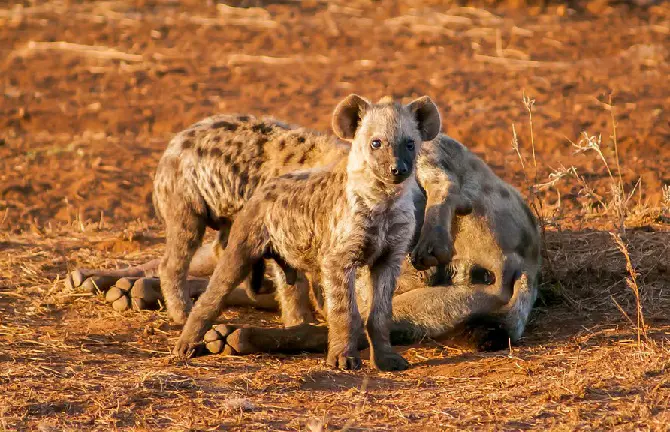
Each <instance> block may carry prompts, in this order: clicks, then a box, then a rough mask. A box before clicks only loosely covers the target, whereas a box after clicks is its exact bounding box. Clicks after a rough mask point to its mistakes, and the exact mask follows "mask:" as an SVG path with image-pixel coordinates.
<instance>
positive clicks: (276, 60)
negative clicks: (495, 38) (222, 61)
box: [226, 54, 330, 65]
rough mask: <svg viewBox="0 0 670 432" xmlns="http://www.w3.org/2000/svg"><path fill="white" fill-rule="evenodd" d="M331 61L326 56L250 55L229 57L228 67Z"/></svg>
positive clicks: (323, 62)
mask: <svg viewBox="0 0 670 432" xmlns="http://www.w3.org/2000/svg"><path fill="white" fill-rule="evenodd" d="M329 62H330V60H329V59H328V57H325V56H310V57H303V56H295V57H270V56H264V55H258V56H256V55H249V54H231V55H229V56H228V59H227V62H226V63H227V64H228V65H239V64H247V63H264V64H270V65H288V64H295V63H321V64H326V63H329Z"/></svg>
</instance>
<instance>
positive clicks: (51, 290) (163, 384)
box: [0, 1, 670, 431]
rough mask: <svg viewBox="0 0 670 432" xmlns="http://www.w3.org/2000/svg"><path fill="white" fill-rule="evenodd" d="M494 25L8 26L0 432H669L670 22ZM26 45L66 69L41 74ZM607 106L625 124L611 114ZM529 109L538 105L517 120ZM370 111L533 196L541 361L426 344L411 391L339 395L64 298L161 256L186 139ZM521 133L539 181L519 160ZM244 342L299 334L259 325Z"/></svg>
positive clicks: (600, 17) (327, 383)
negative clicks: (348, 107)
mask: <svg viewBox="0 0 670 432" xmlns="http://www.w3.org/2000/svg"><path fill="white" fill-rule="evenodd" d="M238 3H239V2H238ZM238 3H235V5H237V6H239V4H238ZM484 3H486V2H481V3H479V4H477V5H476V6H477V7H473V6H472V5H469V6H465V7H462V6H456V5H453V6H445V5H444V4H443V2H433V1H426V2H423V3H421V4H420V5H418V4H417V3H416V2H412V3H408V2H397V4H396V3H395V2H394V3H393V5H390V6H389V7H381V8H379V7H378V5H377V4H371V3H369V2H363V1H353V2H321V1H317V2H301V3H298V2H278V3H277V4H272V5H270V6H268V8H267V9H257V8H237V7H234V8H230V7H228V6H223V5H221V6H214V5H211V6H207V7H205V6H203V4H202V3H201V2H191V3H189V2H186V1H185V2H172V1H155V2H147V3H146V4H144V2H141V1H137V2H121V1H103V2H74V3H73V2H58V1H50V2H39V1H38V2H33V3H31V6H30V7H19V6H16V7H14V6H12V7H11V8H6V10H5V9H3V10H0V24H2V25H0V39H1V40H3V42H6V43H5V44H3V47H4V52H5V53H6V54H8V55H9V54H10V53H11V52H12V51H15V52H18V53H21V55H20V56H15V58H14V59H10V60H9V61H8V63H4V64H3V70H2V73H3V76H6V77H7V78H6V80H5V81H4V83H5V87H4V94H3V95H1V96H2V97H3V98H4V99H3V101H4V104H3V105H2V106H1V107H0V111H1V112H2V114H3V116H2V119H3V120H2V121H3V123H2V126H3V128H0V156H1V157H0V166H1V167H2V169H1V170H0V429H3V430H12V431H13V430H43V431H45V430H112V429H114V430H116V429H119V430H138V431H139V430H228V429H229V430H312V431H326V430H328V431H330V430H342V429H347V428H348V429H349V430H435V429H440V430H443V429H444V430H465V429H468V430H527V429H534V430H561V431H562V430H579V429H585V430H667V425H668V424H669V423H670V414H669V413H670V409H669V408H670V407H669V404H670V381H669V380H668V376H670V374H669V373H668V372H669V369H670V360H669V359H670V345H669V343H668V340H669V338H670V321H668V315H667V311H668V310H670V289H668V288H669V285H668V275H669V274H670V273H669V272H670V268H669V267H668V262H670V246H669V245H670V232H669V229H668V223H670V185H666V184H661V185H660V186H659V185H658V182H655V183H652V182H651V181H649V180H647V179H649V178H651V180H652V181H654V179H655V178H661V179H663V178H664V177H663V172H662V170H663V169H664V166H663V161H664V160H666V159H667V156H666V151H665V145H666V143H665V141H664V137H666V135H667V129H665V126H664V123H663V120H664V117H662V115H663V113H664V111H663V110H660V111H658V109H657V107H659V106H660V107H663V106H666V105H667V103H666V102H667V100H668V99H667V97H668V92H667V89H666V88H665V87H663V86H659V85H658V83H659V82H661V81H660V77H664V76H666V75H667V73H666V72H667V71H668V66H667V65H668V54H667V49H666V48H665V45H664V44H663V42H664V40H663V39H662V38H663V37H665V36H667V34H668V27H667V22H668V21H667V20H668V17H670V12H668V10H667V5H663V4H661V5H656V6H652V7H650V8H648V9H649V10H651V11H652V12H650V14H649V15H641V16H642V18H640V17H638V16H637V15H634V14H632V15H625V14H624V15H623V17H624V18H625V19H624V18H618V13H619V12H620V11H619V10H618V9H617V10H616V12H617V13H608V12H607V11H608V8H609V10H613V9H612V8H614V7H615V5H613V4H610V2H599V3H601V6H600V7H602V11H601V12H599V13H593V14H591V15H589V16H588V19H582V18H579V19H576V20H571V19H570V18H569V17H570V14H571V13H572V12H571V11H570V10H569V8H567V7H565V5H564V4H561V3H560V2H559V3H553V2H550V3H549V5H548V6H547V7H546V8H543V7H541V6H536V5H535V4H530V2H529V4H526V2H523V4H524V5H525V8H526V10H525V11H526V12H528V14H529V15H528V16H525V15H522V14H516V13H507V12H506V9H498V10H493V11H489V10H486V9H484V8H481V7H479V6H482V5H483V4H484ZM509 3H514V2H509ZM587 3H595V2H578V6H579V7H582V8H584V7H586V6H588V4H587ZM148 4H151V7H145V6H147V5H148ZM231 4H232V3H231ZM384 6H387V5H386V4H384ZM593 7H595V6H593ZM437 9H439V12H437V13H436V10H437ZM624 9H625V8H624ZM624 9H622V11H623V10H624ZM645 10H646V9H645ZM641 13H642V12H641ZM532 14H539V16H537V17H536V18H532V17H529V16H530V15H532ZM379 23H384V25H380V24H379ZM227 24H231V25H227ZM30 40H34V41H39V42H38V43H43V42H44V43H47V45H35V46H34V47H38V48H39V49H33V50H32V51H25V52H24V51H21V50H22V49H24V48H26V47H28V46H29V45H28V43H29V41H30ZM585 40H588V41H589V43H585V42H584V41H585ZM58 41H64V42H66V43H68V44H77V45H62V44H59V43H58ZM306 41H308V42H309V43H307V42H306ZM90 47H98V48H94V49H93V50H91V49H89V48H90ZM126 54H127V55H130V56H131V57H127V58H126V57H125V55H126ZM101 56H102V57H103V58H100V57H101ZM132 56H141V58H142V59H143V60H142V61H134V59H139V57H132ZM427 58H428V59H429V60H430V61H429V62H427V61H426V59H427ZM566 64H567V65H569V67H565V65H566ZM603 71H605V72H603ZM622 71H631V75H622ZM605 75H606V76H605ZM584 77H587V78H584ZM603 77H604V78H603ZM610 87H616V88H618V89H619V91H620V93H621V94H622V98H621V99H622V100H623V101H622V102H620V103H617V106H616V110H615V109H614V105H613V102H612V101H611V100H609V103H606V102H604V101H607V100H608V99H607V92H605V93H603V95H604V96H603V95H601V94H600V93H599V92H600V91H601V90H602V89H606V88H607V89H608V88H610ZM520 89H526V92H527V94H529V95H532V96H533V99H535V100H536V102H532V101H533V99H530V98H528V97H524V100H523V101H522V104H519V103H518V96H517V95H518V92H519V91H520ZM646 89H654V91H653V92H647V91H646ZM349 91H356V92H361V93H366V94H368V92H369V95H370V96H381V95H382V94H388V93H393V94H396V95H410V94H412V95H414V93H419V94H422V93H424V92H425V93H429V94H430V95H431V96H433V95H435V97H436V100H438V101H439V103H440V106H441V107H445V112H444V113H445V122H447V127H448V130H449V133H450V134H452V135H453V136H455V137H457V138H459V139H461V140H462V141H464V142H465V143H467V144H468V145H472V146H473V148H475V149H476V151H477V152H479V153H480V154H483V155H484V158H485V159H486V160H487V161H488V162H489V163H491V165H492V166H493V167H494V169H495V170H496V172H497V173H499V174H500V175H502V176H504V177H505V179H506V180H509V181H512V182H513V183H514V184H517V185H520V186H521V185H523V187H521V189H522V190H523V191H524V192H525V193H526V194H527V197H528V199H529V202H530V203H531V204H532V206H533V210H534V211H535V212H536V213H537V214H538V216H539V217H540V219H541V221H542V225H543V231H544V238H545V250H544V255H545V258H546V263H547V265H546V266H545V267H544V271H543V274H542V280H543V282H542V286H541V297H540V299H539V300H538V303H537V305H536V308H535V312H534V313H533V315H532V317H531V321H530V324H529V327H528V329H527V333H526V336H525V337H524V339H523V340H522V341H521V343H520V344H519V345H517V346H514V347H510V350H505V351H501V352H494V353H474V352H470V351H468V350H467V349H464V348H462V347H459V346H455V345H454V344H453V342H451V341H431V340H426V341H423V342H422V343H421V344H417V345H416V346H411V347H404V348H402V349H401V350H402V352H403V354H404V355H405V357H406V358H408V359H409V360H410V361H411V363H412V366H413V367H412V368H411V369H410V370H408V371H406V372H402V373H394V374H383V373H377V372H374V371H371V370H367V369H366V370H363V371H361V372H353V373H350V372H339V371H333V370H330V369H328V368H326V367H325V366H324V364H323V360H322V356H318V355H296V356H270V355H261V356H249V357H223V356H210V357H201V358H197V359H193V360H191V361H189V362H188V363H181V362H176V361H175V360H174V359H172V358H171V357H170V356H169V355H168V352H169V348H170V346H171V345H172V344H173V343H174V341H175V339H176V337H177V335H178V331H179V329H178V328H176V327H174V326H171V325H170V324H169V322H168V321H167V319H166V316H165V314H164V313H162V312H156V311H148V312H142V313H133V312H127V313H118V312H115V311H114V310H113V309H111V308H109V307H108V306H107V305H106V304H105V303H104V301H103V299H102V298H101V297H98V296H91V295H89V294H83V293H80V292H76V291H68V290H66V289H64V287H63V282H62V277H63V275H64V274H65V273H66V272H67V271H68V270H71V269H73V268H74V267H79V266H81V267H94V268H114V267H121V266H126V265H128V264H133V263H140V262H144V261H146V260H147V259H149V258H155V257H157V256H159V255H160V253H161V250H162V243H163V240H164V239H163V233H162V231H161V227H160V226H159V225H158V224H157V222H154V221H152V219H151V218H150V217H149V211H148V207H149V204H148V200H147V199H146V198H147V197H148V194H149V193H150V190H151V175H152V172H153V169H154V167H155V163H156V160H157V158H158V156H159V155H160V152H161V151H162V150H163V149H164V146H165V139H166V138H167V137H168V136H169V135H170V134H171V133H172V132H173V131H175V130H178V129H180V128H181V127H183V126H184V125H185V124H188V123H190V122H191V121H194V120H197V119H199V118H201V117H204V116H205V115H209V114H211V113H212V112H213V111H241V112H252V113H256V114H272V115H275V116H277V117H279V118H284V119H286V120H289V121H294V122H296V123H298V124H304V125H310V126H313V127H315V128H318V129H322V130H326V129H327V128H328V125H329V113H330V110H331V109H332V106H333V104H334V101H335V100H336V99H338V98H339V97H340V96H342V94H341V93H343V92H349ZM561 92H562V96H559V95H561ZM417 95H418V94H417ZM510 95H511V96H510ZM594 100H595V101H594ZM615 100H616V98H615ZM446 107H450V108H451V109H450V111H446ZM608 119H609V120H608ZM608 121H609V122H610V123H609V124H608ZM498 123H500V124H498ZM514 123H516V126H514V127H513V131H514V134H513V135H514V137H515V142H514V146H515V147H516V151H517V157H518V158H519V160H520V163H519V164H514V163H508V162H510V161H511V159H512V158H513V157H514V155H513V154H508V153H506V150H508V149H509V145H508V143H509V125H510V124H514ZM531 123H532V125H531ZM610 124H611V126H610ZM582 130H588V131H590V134H587V135H582V136H581V138H582V139H581V142H580V140H579V139H574V137H575V136H577V135H578V133H579V131H582ZM517 131H518V134H517ZM594 131H596V132H598V131H599V132H601V133H602V136H601V137H600V138H598V134H597V133H595V134H594ZM610 134H611V135H612V138H611V140H610V139H609V137H608V135H610ZM566 135H568V136H570V137H571V138H573V139H574V141H576V145H577V146H578V147H581V148H582V149H583V150H584V151H583V152H582V153H583V154H581V155H577V156H575V155H572V154H570V151H569V150H570V144H569V143H568V142H567V140H566V139H564V138H563V137H564V136H566ZM639 143H644V144H645V146H644V147H648V148H651V149H656V150H657V153H656V154H655V155H654V156H652V157H649V156H646V158H645V156H644V155H642V154H638V153H637V152H636V151H635V150H636V147H643V146H639V145H638V144H639ZM596 144H597V149H596ZM566 149H567V151H566ZM553 153H559V154H560V155H561V158H558V159H557V158H553V157H551V155H552V154H553ZM533 155H534V156H533ZM633 155H636V156H640V162H636V161H635V160H634V159H632V156H633ZM508 156H509V157H508ZM664 158H666V159H664ZM603 162H604V163H603ZM561 164H564V165H561ZM516 165H520V166H521V169H518V167H517V166H516ZM634 170H638V171H637V172H635V171H634ZM659 171H660V174H659ZM656 174H658V175H657V176H656V177H654V175H656ZM547 176H548V177H547ZM622 176H623V178H622ZM638 176H643V177H644V176H646V177H645V183H644V184H643V183H642V182H639V183H638V182H637V179H638ZM544 178H546V180H543V179H544ZM652 184H653V186H650V185H652ZM657 189H658V190H657ZM659 196H660V197H661V200H660V201H658V200H657V201H654V199H656V198H658V197H659ZM650 203H651V204H650ZM101 210H104V214H101ZM610 232H612V233H615V234H616V236H612V235H611V234H610ZM619 240H620V241H619ZM223 319H225V320H228V321H231V322H234V323H247V324H256V325H263V326H277V325H279V322H278V319H277V317H276V316H275V315H274V314H270V313H264V312H258V311H247V310H229V311H226V312H225V314H224V316H223Z"/></svg>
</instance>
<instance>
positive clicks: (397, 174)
mask: <svg viewBox="0 0 670 432" xmlns="http://www.w3.org/2000/svg"><path fill="white" fill-rule="evenodd" d="M411 168H412V166H411V164H409V163H407V162H405V161H404V160H402V159H396V161H395V163H394V164H391V167H390V169H391V175H392V176H393V182H394V183H396V184H397V183H402V182H404V181H405V180H407V177H409V174H410V172H411V171H412V170H411Z"/></svg>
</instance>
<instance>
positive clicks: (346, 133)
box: [333, 94, 370, 140]
mask: <svg viewBox="0 0 670 432" xmlns="http://www.w3.org/2000/svg"><path fill="white" fill-rule="evenodd" d="M369 106H370V102H368V101H367V100H366V99H364V98H362V97H360V96H358V95H357V94H350V95H349V96H347V97H346V98H345V99H344V100H343V101H342V102H340V103H339V104H337V107H335V111H333V131H334V132H335V135H337V136H338V137H340V138H342V139H343V140H352V139H354V135H355V134H356V130H357V129H358V126H359V124H360V122H361V119H362V118H363V116H364V115H365V111H367V109H368V107H369Z"/></svg>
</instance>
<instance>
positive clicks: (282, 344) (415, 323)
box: [67, 115, 540, 352]
mask: <svg viewBox="0 0 670 432" xmlns="http://www.w3.org/2000/svg"><path fill="white" fill-rule="evenodd" d="M348 152H349V146H347V145H345V144H343V143H342V142H340V141H338V140H336V139H335V138H333V137H329V136H327V135H322V134H319V133H316V132H313V131H309V130H306V129H302V128H297V127H293V126H288V125H286V124H285V123H282V122H280V121H276V120H272V119H259V118H256V117H253V116H248V115H242V116H233V115H218V116H214V117H210V118H208V119H205V120H203V121H201V122H199V123H196V124H195V125H193V126H191V127H189V128H188V129H186V130H185V131H183V132H180V133H178V134H177V135H176V136H175V137H174V138H173V140H172V141H171V143H170V145H169V148H168V151H166V155H165V156H164V158H163V160H162V161H161V166H168V167H169V166H173V167H179V168H180V169H182V170H184V173H185V176H188V177H189V179H190V181H192V182H194V181H196V180H198V179H199V178H203V177H204V172H207V173H209V174H210V175H212V176H214V177H216V178H214V179H212V180H209V185H210V186H209V187H208V188H205V189H203V191H202V192H200V193H199V194H195V196H194V198H193V203H192V204H191V205H192V206H193V208H196V209H199V211H200V215H201V220H204V221H205V224H206V225H208V226H210V227H213V228H215V229H218V230H220V231H219V233H220V234H219V239H217V241H215V242H212V243H211V245H207V246H204V247H202V248H201V249H199V250H198V251H197V253H195V256H194V258H193V260H192V261H191V264H190V267H188V274H189V276H191V279H189V281H188V283H187V285H186V288H187V290H186V292H185V293H183V294H180V295H179V296H180V298H181V299H183V300H182V301H183V303H186V304H188V303H189V302H190V298H191V297H195V296H197V295H199V294H200V293H202V292H203V291H204V288H205V287H206V285H207V280H206V279H200V278H203V277H204V278H206V277H208V276H210V275H211V274H212V272H213V269H214V266H215V264H216V262H217V261H218V257H219V256H220V253H221V250H222V248H221V245H224V246H225V244H226V239H227V234H228V230H229V228H230V224H231V221H232V219H233V218H234V217H235V215H236V214H237V213H238V212H239V211H240V209H241V208H242V206H243V205H244V204H245V203H246V202H247V201H248V200H249V199H250V197H251V196H252V194H254V193H255V191H256V190H257V189H258V188H259V187H260V186H262V185H263V184H265V183H266V182H267V181H268V180H270V179H272V178H274V177H277V176H280V175H284V174H287V173H290V172H292V171H296V170H302V169H315V168H325V167H328V166H330V165H334V164H337V162H338V161H340V160H341V159H343V158H346V157H347V154H348ZM179 160H181V162H180V161H179ZM161 169H165V168H159V172H160V170H161ZM198 169H202V170H203V172H201V173H198V172H197V170H198ZM417 179H418V180H419V182H420V183H421V191H420V193H416V194H415V195H414V200H415V205H416V222H417V223H416V234H415V237H416V240H415V241H414V242H413V246H417V247H414V253H413V254H412V257H413V261H414V263H415V265H416V266H417V267H419V268H422V269H423V268H425V267H426V266H428V265H434V264H436V263H437V264H439V265H438V266H437V267H432V268H430V269H428V270H422V271H417V270H416V269H414V268H413V267H412V266H411V265H407V261H406V262H405V263H404V264H403V267H402V270H401V275H400V279H399V282H398V289H397V290H396V294H395V296H394V299H393V323H392V326H391V340H392V343H394V344H399V343H405V342H409V343H412V342H416V341H419V340H421V339H422V338H423V337H426V336H429V337H444V336H446V335H449V334H451V333H453V332H454V331H459V332H462V333H463V334H464V335H466V336H470V337H471V338H472V339H473V342H475V343H476V345H478V346H480V347H482V348H496V347H499V346H501V345H506V344H507V341H508V338H511V339H512V341H516V340H517V339H518V338H519V337H520V336H521V334H522V333H523V330H524V327H525V325H526V322H527V319H528V314H529V312H530V310H531V308H532V304H533V301H534V299H535V296H536V292H537V275H538V272H539V266H540V255H539V249H540V238H539V236H538V234H537V225H536V222H535V220H534V218H533V216H532V214H531V213H530V210H529V209H528V207H527V205H526V204H525V203H524V202H523V200H522V199H521V197H520V195H519V194H518V192H517V191H516V190H515V189H514V188H513V187H511V186H510V185H508V184H506V183H504V182H503V181H502V180H500V179H499V178H498V177H497V176H496V175H495V174H494V173H493V172H492V171H491V170H490V169H489V168H488V167H487V166H486V164H485V163H484V162H483V161H482V160H481V159H479V158H478V157H477V156H476V155H474V154H473V153H471V152H470V151H469V150H468V149H467V148H466V147H465V146H463V145H462V144H460V143H458V142H457V141H455V140H454V139H452V138H450V137H448V136H447V135H444V134H440V135H438V137H437V138H435V139H434V140H433V141H431V142H427V143H424V145H423V146H422V148H421V152H420V154H419V160H418V165H417ZM156 180H157V188H159V187H165V186H160V185H159V183H160V182H159V180H160V179H159V176H157V179H156ZM168 184H169V182H168ZM205 184H207V183H205ZM505 191H506V192H505ZM424 209H426V218H425V219H426V220H425V223H424ZM468 211H470V213H469V214H465V213H468ZM459 212H460V214H459ZM419 234H420V236H419ZM199 236H200V235H199ZM189 253H191V252H189ZM159 262H160V261H159V260H153V261H150V262H148V263H146V264H144V265H142V266H138V267H132V268H128V269H124V270H113V271H99V270H83V269H82V270H75V271H73V272H72V273H71V274H70V275H68V278H67V281H68V283H69V284H71V285H72V286H74V287H79V286H83V287H84V288H88V289H94V290H102V291H106V292H107V299H108V301H110V302H111V303H112V304H113V305H114V307H115V308H117V309H119V310H122V309H126V308H128V307H129V306H131V305H132V307H133V308H139V309H141V308H144V307H155V306H156V305H157V301H158V300H159V299H160V298H161V293H160V285H161V283H160V281H159V280H158V278H155V277H154V276H155V275H156V274H157V272H158V271H157V269H158V267H159V265H158V264H159ZM444 264H451V266H450V267H445V265H444ZM454 270H455V271H454ZM182 277H183V276H182ZM283 277H284V276H283V273H282V272H277V273H275V274H274V278H273V279H274V281H277V282H279V285H280V286H285V289H281V290H278V293H277V294H278V297H279V303H280V305H281V312H282V321H283V322H284V323H285V325H286V326H287V327H293V326H295V325H296V324H301V323H308V322H311V321H313V316H312V315H311V306H310V303H309V301H305V298H306V296H307V294H308V293H307V287H308V286H309V285H308V284H306V283H305V280H304V278H302V277H301V276H300V275H299V276H298V280H297V283H296V284H295V285H288V284H285V283H284V282H285V281H284V280H283V279H282V278H283ZM360 281H362V283H364V282H365V280H364V279H360ZM503 281H505V282H504V283H503ZM115 284H116V285H115ZM110 287H111V289H110ZM316 291H318V289H317V290H316ZM362 291H365V290H364V289H362V290H358V292H362ZM510 296H511V297H510ZM363 297H364V296H363ZM186 299H188V302H187V301H186ZM317 300H319V299H318V296H317ZM359 300H362V301H365V299H364V298H361V296H359ZM226 303H227V304H229V305H251V306H255V307H260V308H264V309H276V308H277V306H278V304H277V301H275V298H274V296H273V295H272V294H262V295H257V296H256V297H255V298H250V297H249V296H248V295H247V294H246V293H245V291H244V290H239V289H236V290H234V291H233V292H232V293H231V294H230V295H229V296H228V298H227V300H226ZM316 303H317V305H318V304H319V301H317V302H316ZM321 303H322V302H321ZM364 307H365V306H363V307H362V308H364ZM298 328H301V329H302V330H300V331H302V332H305V331H307V332H310V331H314V332H316V333H317V334H316V335H311V338H308V339H309V340H310V341H312V342H313V346H312V348H314V349H316V350H325V339H324V338H323V337H321V338H319V337H317V336H318V335H322V336H323V331H322V329H320V328H318V327H310V326H307V327H305V326H301V327H293V329H290V328H289V329H286V330H278V331H280V332H283V333H281V336H282V337H280V335H277V334H269V335H268V333H267V332H271V333H272V332H276V331H275V330H270V329H239V330H237V331H236V332H235V333H233V336H234V337H229V338H228V339H229V341H231V344H230V345H228V346H227V348H231V349H234V348H235V347H237V349H239V351H240V352H252V351H254V350H259V351H265V350H269V351H291V349H292V348H295V349H297V350H307V349H309V348H310V347H309V346H305V344H307V342H305V339H304V338H302V337H301V336H304V335H303V334H302V333H300V332H298V330H296V329H298ZM224 333H225V332H224ZM220 336H221V335H219V340H213V342H212V346H214V347H216V346H218V347H221V346H222V344H221V340H220V339H221V337H220ZM241 336H244V337H241ZM248 336H253V337H254V338H256V339H254V340H255V343H246V344H241V343H240V342H239V341H241V340H247V342H249V339H248ZM215 339H216V338H215ZM234 341H237V342H234ZM322 342H323V343H322ZM242 345H244V346H242ZM208 346H209V345H208ZM243 348H244V349H243Z"/></svg>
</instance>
